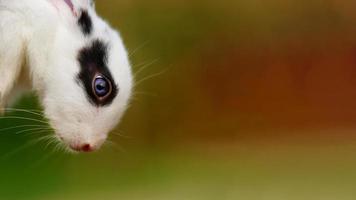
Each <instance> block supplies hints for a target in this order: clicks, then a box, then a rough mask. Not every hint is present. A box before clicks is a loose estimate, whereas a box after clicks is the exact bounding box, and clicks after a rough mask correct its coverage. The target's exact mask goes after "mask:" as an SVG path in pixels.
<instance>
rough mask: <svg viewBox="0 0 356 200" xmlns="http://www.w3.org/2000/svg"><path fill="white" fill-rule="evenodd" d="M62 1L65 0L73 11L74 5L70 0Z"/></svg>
mask: <svg viewBox="0 0 356 200" xmlns="http://www.w3.org/2000/svg"><path fill="white" fill-rule="evenodd" d="M64 2H66V4H67V5H68V6H69V8H70V9H71V10H72V11H74V5H73V3H72V0H64Z"/></svg>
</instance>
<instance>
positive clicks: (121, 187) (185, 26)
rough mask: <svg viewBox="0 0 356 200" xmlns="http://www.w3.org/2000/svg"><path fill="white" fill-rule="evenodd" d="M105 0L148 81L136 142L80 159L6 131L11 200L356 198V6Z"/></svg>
mask: <svg viewBox="0 0 356 200" xmlns="http://www.w3.org/2000/svg"><path fill="white" fill-rule="evenodd" d="M96 4H97V5H96V6H97V10H98V12H99V13H100V15H102V16H103V17H104V18H106V19H108V21H109V22H110V23H111V24H112V25H113V26H114V27H116V28H118V29H119V30H120V32H121V35H122V37H123V39H124V41H125V44H126V46H127V48H128V50H129V52H130V54H131V56H130V59H131V61H132V64H133V71H134V72H135V76H136V80H137V82H140V84H139V85H138V86H137V88H136V91H135V96H134V98H133V101H132V104H131V107H130V109H129V110H128V112H127V114H126V115H125V118H124V119H123V121H122V123H121V124H120V126H119V127H118V128H117V130H116V132H120V133H121V134H122V135H125V136H124V137H120V136H118V135H112V137H111V141H113V143H114V144H113V145H108V146H106V147H104V148H103V149H102V150H101V151H99V152H97V153H93V154H85V155H68V154H65V153H61V152H56V151H53V150H54V146H52V145H50V146H46V142H38V143H34V142H33V141H34V140H36V138H39V137H40V136H43V133H42V135H41V134H39V133H35V132H34V133H32V134H29V132H26V133H23V134H15V133H16V132H19V131H21V130H23V129H21V128H19V129H16V130H4V131H1V133H0V152H1V153H0V163H1V164H0V199H1V200H2V199H4V200H8V199H9V200H12V199H16V200H17V199H29V200H32V199H33V200H42V199H43V200H48V199H51V200H52V199H53V200H62V199H66V200H71V199H73V200H74V199H75V200H81V199H83V200H84V199H85V200H97V199H106V200H111V199H112V200H116V199H121V200H237V199H241V200H285V199H288V200H294V199H295V200H297V199H298V200H299V199H303V200H307V199H308V200H309V199H310V200H317V199H320V200H321V199H322V200H348V199H350V200H351V199H355V195H356V188H355V187H356V186H355V185H356V145H355V144H356V133H355V130H356V90H355V88H356V87H355V85H356V78H355V77H356V14H355V12H354V11H355V9H354V8H355V7H356V2H354V1H339V0H311V1H307V0H268V1H265V0H235V1H231V0H230V1H229V0H220V1H211V0H204V1H203V0H190V1H185V0H180V1H175V0H172V1H163V0H152V1H145V0H120V1H118V0H117V1H114V0H100V1H97V3H96ZM142 80H143V81H142ZM16 107H17V108H26V109H40V107H39V106H38V103H37V102H36V98H35V97H33V96H31V95H30V96H27V97H25V98H23V99H22V100H21V101H20V102H19V103H18V105H17V106H16ZM11 115H15V116H24V117H36V116H33V115H31V114H24V113H22V112H14V113H9V114H8V116H11ZM26 123H27V124H29V123H30V124H32V122H28V121H25V120H5V119H1V120H0V128H6V127H12V126H20V125H24V124H26Z"/></svg>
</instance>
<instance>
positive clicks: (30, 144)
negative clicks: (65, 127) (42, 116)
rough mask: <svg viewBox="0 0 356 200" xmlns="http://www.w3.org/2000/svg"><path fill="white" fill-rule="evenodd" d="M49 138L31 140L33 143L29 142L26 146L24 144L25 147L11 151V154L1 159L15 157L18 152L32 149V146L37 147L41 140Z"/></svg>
mask: <svg viewBox="0 0 356 200" xmlns="http://www.w3.org/2000/svg"><path fill="white" fill-rule="evenodd" d="M47 137H48V136H43V137H40V138H38V139H36V140H31V141H29V142H27V143H26V144H24V145H23V146H21V147H19V148H17V149H15V150H13V151H10V152H9V153H6V154H5V155H2V156H1V159H7V158H9V157H10V156H13V155H15V154H16V153H18V152H20V151H22V150H24V149H26V148H28V147H30V146H32V145H35V144H36V143H38V142H40V141H41V140H44V139H46V138H47Z"/></svg>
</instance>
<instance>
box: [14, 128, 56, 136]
mask: <svg viewBox="0 0 356 200" xmlns="http://www.w3.org/2000/svg"><path fill="white" fill-rule="evenodd" d="M37 130H39V131H49V130H51V128H43V127H41V128H33V129H26V130H22V131H18V132H16V133H15V134H16V135H19V134H21V133H26V132H31V131H37Z"/></svg>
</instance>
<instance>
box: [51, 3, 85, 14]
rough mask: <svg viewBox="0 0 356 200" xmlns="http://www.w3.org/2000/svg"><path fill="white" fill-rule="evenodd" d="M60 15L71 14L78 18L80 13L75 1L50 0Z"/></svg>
mask: <svg viewBox="0 0 356 200" xmlns="http://www.w3.org/2000/svg"><path fill="white" fill-rule="evenodd" d="M50 1H51V3H52V4H53V5H54V7H55V8H56V9H57V10H58V12H59V13H60V14H66V15H67V14H71V15H72V16H74V17H77V16H78V11H77V10H76V6H75V4H74V3H73V0H50Z"/></svg>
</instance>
